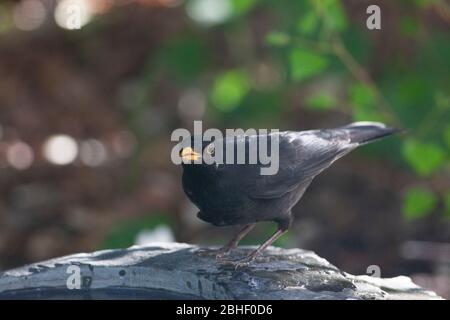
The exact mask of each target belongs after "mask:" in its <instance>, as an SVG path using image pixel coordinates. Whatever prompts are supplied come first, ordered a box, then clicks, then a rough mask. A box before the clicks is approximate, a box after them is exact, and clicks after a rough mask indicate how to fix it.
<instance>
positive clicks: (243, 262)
mask: <svg viewBox="0 0 450 320" xmlns="http://www.w3.org/2000/svg"><path fill="white" fill-rule="evenodd" d="M257 257H258V253H256V252H252V253H250V254H249V255H248V256H246V257H245V258H242V259H238V260H225V259H222V261H221V262H223V263H224V264H225V265H230V266H233V267H234V270H237V269H239V268H242V267H247V266H249V265H250V264H251V263H252V262H253V261H255V260H256V258H257Z"/></svg>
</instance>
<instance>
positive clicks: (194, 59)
mask: <svg viewBox="0 0 450 320" xmlns="http://www.w3.org/2000/svg"><path fill="white" fill-rule="evenodd" d="M162 58H163V60H164V61H165V63H166V65H167V66H168V68H169V70H170V71H171V72H172V73H173V74H175V75H176V76H177V77H178V78H179V79H181V80H191V79H192V78H195V77H197V76H198V75H199V73H201V72H202V71H203V70H205V69H206V67H207V66H208V63H209V58H210V55H209V50H208V49H207V47H206V46H205V44H204V43H203V42H201V41H200V40H198V39H196V38H193V37H185V38H181V39H176V40H175V41H173V42H172V43H170V44H169V45H168V46H167V48H166V49H165V50H164V51H163V53H162Z"/></svg>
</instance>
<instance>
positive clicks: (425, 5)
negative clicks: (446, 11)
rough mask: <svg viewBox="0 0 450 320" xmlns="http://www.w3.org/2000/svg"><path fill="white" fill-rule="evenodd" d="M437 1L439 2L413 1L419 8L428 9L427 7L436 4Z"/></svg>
mask: <svg viewBox="0 0 450 320" xmlns="http://www.w3.org/2000/svg"><path fill="white" fill-rule="evenodd" d="M437 1H440V0H415V3H416V5H418V6H419V7H428V6H430V5H432V4H434V3H436V2H437Z"/></svg>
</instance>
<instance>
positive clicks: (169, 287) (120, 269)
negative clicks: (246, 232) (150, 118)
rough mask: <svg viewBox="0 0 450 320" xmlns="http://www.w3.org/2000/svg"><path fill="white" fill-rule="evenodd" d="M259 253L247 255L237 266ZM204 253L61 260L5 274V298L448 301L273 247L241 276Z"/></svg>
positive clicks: (173, 248)
mask: <svg viewBox="0 0 450 320" xmlns="http://www.w3.org/2000/svg"><path fill="white" fill-rule="evenodd" d="M251 249H253V248H252V247H244V248H241V249H239V250H238V251H237V252H236V253H235V254H233V255H232V258H239V257H240V256H243V255H244V254H246V253H248V252H249V250H251ZM196 250H198V247H196V246H192V245H188V244H180V243H164V244H154V245H147V246H139V247H138V246H133V247H130V248H128V249H118V250H104V251H97V252H93V253H80V254H74V255H70V256H66V257H61V258H56V259H52V260H48V261H45V262H40V263H36V264H32V265H28V266H24V267H21V268H17V269H13V270H10V271H6V272H3V273H1V274H0V298H2V299H15V298H27V299H36V298H40V299H53V298H64V299H116V298H125V299H177V298H180V299H183V298H185V299H440V297H439V296H437V295H436V294H435V293H433V292H430V291H426V290H424V289H422V288H420V287H418V286H417V285H415V284H414V283H413V282H412V281H411V279H410V278H408V277H405V276H399V277H395V278H389V279H381V278H375V277H370V276H366V275H365V276H354V275H351V274H348V273H345V272H343V271H341V270H339V269H338V268H336V267H335V266H333V265H332V264H330V263H329V262H328V261H326V260H325V259H323V258H321V257H319V256H318V255H316V254H315V253H313V252H311V251H305V250H301V249H280V248H275V247H270V248H269V249H268V250H267V251H266V252H265V253H264V254H263V255H262V256H261V257H260V258H259V259H258V260H257V261H255V262H254V263H253V264H251V265H250V266H247V267H242V268H239V269H237V270H235V269H234V268H233V267H231V266H229V265H224V264H220V263H218V262H216V261H215V259H214V258H212V257H200V256H197V255H195V254H194V252H195V251H196ZM71 265H75V266H78V267H79V268H80V269H79V270H80V274H81V278H80V279H81V282H80V283H81V289H71V290H69V289H68V287H67V280H68V278H69V276H70V275H71V274H68V273H67V270H68V267H69V266H71ZM72 279H73V278H72Z"/></svg>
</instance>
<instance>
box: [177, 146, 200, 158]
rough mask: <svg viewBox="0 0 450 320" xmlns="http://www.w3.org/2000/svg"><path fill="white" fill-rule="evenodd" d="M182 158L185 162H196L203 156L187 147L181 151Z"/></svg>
mask: <svg viewBox="0 0 450 320" xmlns="http://www.w3.org/2000/svg"><path fill="white" fill-rule="evenodd" d="M181 158H182V159H183V160H184V161H196V160H198V159H200V158H201V155H200V154H199V153H197V152H195V151H194V150H193V149H192V148H191V147H187V148H183V150H181Z"/></svg>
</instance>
